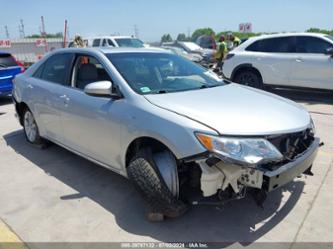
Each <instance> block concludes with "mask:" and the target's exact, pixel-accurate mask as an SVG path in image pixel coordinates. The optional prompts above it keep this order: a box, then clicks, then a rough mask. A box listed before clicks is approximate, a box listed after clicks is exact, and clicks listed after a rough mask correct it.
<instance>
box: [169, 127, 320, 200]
mask: <svg viewBox="0 0 333 249" xmlns="http://www.w3.org/2000/svg"><path fill="white" fill-rule="evenodd" d="M267 139H269V140H270V141H271V142H272V143H273V144H274V146H276V148H277V149H278V150H279V151H280V152H281V154H282V155H283V159H281V161H279V162H264V163H262V164H256V165H241V164H238V163H232V162H230V160H224V158H223V157H221V156H219V155H215V154H212V153H209V154H207V155H206V156H200V157H199V158H196V159H193V160H190V161H187V162H184V163H183V164H182V165H178V167H179V168H178V170H179V186H177V188H179V189H180V191H181V192H180V196H182V197H185V199H187V200H188V201H189V202H190V203H191V204H192V205H199V204H213V205H215V204H224V203H225V202H227V201H229V200H233V199H240V198H243V197H245V195H246V193H247V192H248V191H249V190H250V191H252V192H253V193H255V194H254V195H253V197H254V198H255V201H256V203H257V204H258V205H260V206H262V204H263V202H264V200H265V199H266V195H267V193H268V192H270V191H272V190H274V189H276V188H278V187H280V186H283V185H284V184H286V183H288V182H290V181H292V180H293V179H294V178H295V177H297V176H299V175H301V174H307V175H312V172H311V167H312V162H313V160H314V158H315V155H316V152H317V149H318V147H319V146H320V145H322V144H319V139H317V138H315V137H314V135H313V134H312V133H311V131H310V130H308V129H307V130H305V131H303V132H298V133H291V134H284V135H280V136H274V137H273V136H272V137H267ZM169 185H171V186H172V184H169ZM184 186H185V187H184ZM184 189H185V190H184Z"/></svg>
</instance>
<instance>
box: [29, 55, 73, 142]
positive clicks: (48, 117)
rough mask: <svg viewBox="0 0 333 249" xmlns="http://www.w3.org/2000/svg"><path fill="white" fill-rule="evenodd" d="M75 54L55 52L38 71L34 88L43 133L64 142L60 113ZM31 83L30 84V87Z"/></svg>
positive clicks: (38, 119) (34, 80)
mask: <svg viewBox="0 0 333 249" xmlns="http://www.w3.org/2000/svg"><path fill="white" fill-rule="evenodd" d="M72 59H73V54H68V53H65V54H55V55H53V56H51V57H50V58H48V59H47V61H46V62H45V63H44V64H43V65H42V66H41V67H40V68H39V69H38V70H37V71H36V74H35V75H34V76H33V78H32V80H33V82H32V84H31V87H32V88H33V93H34V94H33V97H34V99H35V100H34V103H35V104H34V105H35V106H34V109H35V112H36V113H35V115H36V116H37V117H36V120H37V121H39V122H40V124H39V126H40V129H41V135H43V136H45V137H47V138H50V139H51V140H55V141H57V142H62V140H63V135H64V134H63V127H62V124H61V119H60V113H61V111H62V109H63V102H64V101H65V89H66V86H67V87H68V86H69V85H70V78H69V71H70V69H69V68H70V65H71V60H72ZM29 86H30V85H28V87H29Z"/></svg>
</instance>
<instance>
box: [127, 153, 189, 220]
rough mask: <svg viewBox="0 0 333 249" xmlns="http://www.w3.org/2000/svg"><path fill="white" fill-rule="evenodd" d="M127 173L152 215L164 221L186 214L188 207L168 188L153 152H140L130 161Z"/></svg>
mask: <svg viewBox="0 0 333 249" xmlns="http://www.w3.org/2000/svg"><path fill="white" fill-rule="evenodd" d="M127 172H128V176H129V178H130V179H131V180H132V181H133V183H134V185H135V186H136V188H137V189H138V190H139V192H141V194H142V195H143V197H144V198H145V199H146V201H147V202H148V204H149V206H150V209H151V213H153V214H160V216H158V217H159V218H158V219H159V220H162V219H163V217H164V216H165V217H170V218H175V217H178V216H181V215H182V214H184V213H185V212H186V210H187V205H185V204H184V203H183V202H182V201H181V200H179V199H178V198H177V195H175V194H173V193H172V192H171V191H170V189H169V188H168V186H167V184H166V183H165V181H164V180H163V177H162V175H161V173H160V171H159V170H158V167H157V166H156V165H155V162H154V159H153V155H152V153H151V150H149V149H142V150H140V151H139V152H138V153H137V155H135V156H134V157H133V158H132V160H131V161H130V163H129V166H128V168H127ZM155 217H156V216H155ZM161 217H162V218H161ZM148 218H149V216H148ZM152 221H154V220H152Z"/></svg>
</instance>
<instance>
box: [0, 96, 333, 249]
mask: <svg viewBox="0 0 333 249" xmlns="http://www.w3.org/2000/svg"><path fill="white" fill-rule="evenodd" d="M275 92H276V93H278V94H280V95H282V96H285V97H288V98H291V99H293V100H295V101H297V102H299V103H301V104H303V105H304V106H305V107H306V108H307V109H308V110H309V111H310V112H311V114H312V117H313V119H314V121H315V124H316V129H317V136H319V137H321V139H322V140H323V141H324V142H325V146H323V147H321V148H320V151H319V154H318V156H317V159H316V161H315V164H314V166H313V172H314V174H315V175H314V176H313V177H305V176H302V177H301V178H298V179H296V180H295V181H294V182H292V183H290V184H288V185H286V186H285V187H283V188H280V189H278V190H276V191H274V192H272V193H271V194H270V195H269V196H268V198H267V200H266V202H265V203H264V208H260V207H258V206H256V204H255V202H254V201H253V200H252V199H251V198H250V197H247V198H245V199H242V200H238V201H234V202H231V203H229V204H227V205H225V206H223V207H219V208H217V207H203V206H202V207H195V208H192V209H191V210H190V211H189V212H188V213H187V214H186V215H184V216H183V217H181V218H178V219H170V220H167V221H165V222H162V223H150V222H148V221H147V220H146V218H145V204H144V203H143V201H142V199H141V197H140V196H139V195H138V194H137V192H136V191H135V189H134V188H133V186H132V185H131V184H130V182H129V181H128V180H127V179H125V178H123V177H122V176H119V175H117V174H115V173H113V172H111V171H109V170H107V169H104V168H102V167H99V166H97V165H95V164H93V163H91V162H89V161H87V160H85V159H83V158H80V157H79V156H76V155H74V154H73V153H71V152H68V151H67V150H65V149H63V148H61V147H59V146H57V145H52V146H51V147H49V148H48V149H46V150H40V149H38V148H35V147H33V146H31V145H30V144H28V143H27V142H26V141H25V138H24V134H23V131H22V128H21V127H20V126H19V124H18V122H17V120H16V119H15V117H14V106H13V105H12V104H11V101H10V100H9V99H1V100H0V220H2V221H3V222H5V223H6V224H7V225H8V226H9V227H10V228H11V229H12V231H14V232H15V233H16V234H17V235H18V236H19V237H20V238H21V239H22V240H24V241H27V242H109V241H113V242H115V241H118V242H120V241H164V242H165V241H207V242H208V241H209V242H225V243H227V244H226V245H234V244H238V245H240V246H246V245H248V244H249V243H250V244H251V243H252V242H255V241H262V242H287V243H288V247H290V246H292V245H294V243H295V242H332V241H333V223H332V220H333V212H332V210H333V191H332V189H333V170H332V167H333V161H332V159H333V96H332V94H324V93H303V92H291V91H282V90H279V91H275ZM267 115H269V114H267Z"/></svg>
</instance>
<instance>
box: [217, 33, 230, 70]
mask: <svg viewBox="0 0 333 249" xmlns="http://www.w3.org/2000/svg"><path fill="white" fill-rule="evenodd" d="M227 53H228V48H227V43H226V42H225V37H224V35H221V36H220V39H219V42H218V44H217V51H216V54H215V59H216V61H217V67H219V68H220V67H222V61H223V59H224V57H225V55H226V54H227Z"/></svg>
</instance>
